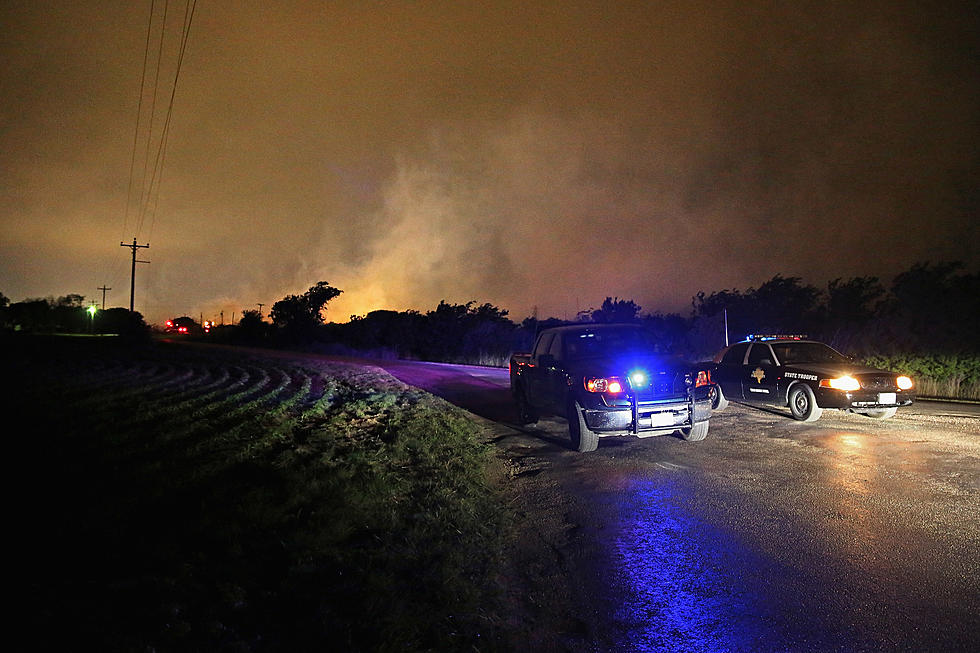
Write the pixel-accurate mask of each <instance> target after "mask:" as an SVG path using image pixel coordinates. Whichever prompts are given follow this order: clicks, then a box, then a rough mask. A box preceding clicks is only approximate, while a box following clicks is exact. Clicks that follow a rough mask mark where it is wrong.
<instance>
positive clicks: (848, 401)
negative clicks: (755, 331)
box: [711, 335, 915, 422]
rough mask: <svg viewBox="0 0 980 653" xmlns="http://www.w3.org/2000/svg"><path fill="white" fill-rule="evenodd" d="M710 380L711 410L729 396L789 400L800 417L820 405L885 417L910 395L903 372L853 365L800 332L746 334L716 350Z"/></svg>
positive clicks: (814, 413) (808, 418) (812, 415)
mask: <svg viewBox="0 0 980 653" xmlns="http://www.w3.org/2000/svg"><path fill="white" fill-rule="evenodd" d="M711 380H712V383H713V387H712V405H713V407H714V408H715V409H716V410H720V409H723V408H725V406H727V405H728V401H729V400H735V401H744V402H757V403H765V404H773V405H776V406H789V410H790V412H791V413H792V415H793V417H794V418H795V419H798V420H800V421H803V422H813V421H816V420H818V419H820V415H821V413H822V412H823V409H824V408H837V409H840V410H847V411H851V412H855V413H862V414H864V415H867V416H868V417H873V418H876V419H887V418H889V417H892V416H894V415H895V413H896V411H897V410H898V408H899V407H901V406H909V405H911V404H912V402H913V401H914V400H915V393H914V391H913V383H912V379H910V378H909V377H907V376H904V375H902V374H897V373H894V372H888V371H885V370H880V369H876V368H873V367H867V366H864V365H859V364H858V363H856V362H855V361H853V360H852V359H850V358H848V357H847V356H845V355H843V354H841V353H840V352H838V351H837V350H835V349H833V348H832V347H830V346H828V345H826V344H824V343H822V342H816V341H813V340H808V339H807V338H806V336H801V335H766V336H749V337H748V338H746V340H744V341H743V342H739V343H736V344H734V345H732V346H730V347H727V348H725V349H723V350H721V351H720V352H718V354H717V355H716V356H715V358H714V366H713V368H712V372H711Z"/></svg>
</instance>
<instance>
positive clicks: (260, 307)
mask: <svg viewBox="0 0 980 653" xmlns="http://www.w3.org/2000/svg"><path fill="white" fill-rule="evenodd" d="M263 306H265V304H259V317H262V307H263Z"/></svg>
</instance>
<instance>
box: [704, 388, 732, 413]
mask: <svg viewBox="0 0 980 653" xmlns="http://www.w3.org/2000/svg"><path fill="white" fill-rule="evenodd" d="M708 396H709V397H710V398H711V410H725V409H726V408H728V400H727V399H725V393H724V392H722V391H721V386H720V385H718V384H717V383H716V384H714V385H712V386H711V390H710V391H709V395H708Z"/></svg>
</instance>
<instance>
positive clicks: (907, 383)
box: [895, 376, 912, 390]
mask: <svg viewBox="0 0 980 653" xmlns="http://www.w3.org/2000/svg"><path fill="white" fill-rule="evenodd" d="M895 385H897V386H898V389H899V390H911V389H912V379H910V378H909V377H907V376H900V377H898V378H897V379H895Z"/></svg>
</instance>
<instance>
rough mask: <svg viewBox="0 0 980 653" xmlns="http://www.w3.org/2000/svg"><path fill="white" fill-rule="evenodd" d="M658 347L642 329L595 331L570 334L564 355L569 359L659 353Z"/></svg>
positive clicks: (566, 341)
mask: <svg viewBox="0 0 980 653" xmlns="http://www.w3.org/2000/svg"><path fill="white" fill-rule="evenodd" d="M659 350H660V347H659V346H658V345H657V343H656V342H655V341H654V340H653V338H651V337H650V336H648V335H647V333H646V332H645V331H644V330H643V329H639V328H630V327H627V328H622V329H595V330H594V331H587V332H584V333H572V334H569V335H568V336H567V337H566V339H565V355H566V356H567V357H568V358H569V359H572V358H590V357H592V356H619V355H622V354H626V353H652V352H657V353H659Z"/></svg>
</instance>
